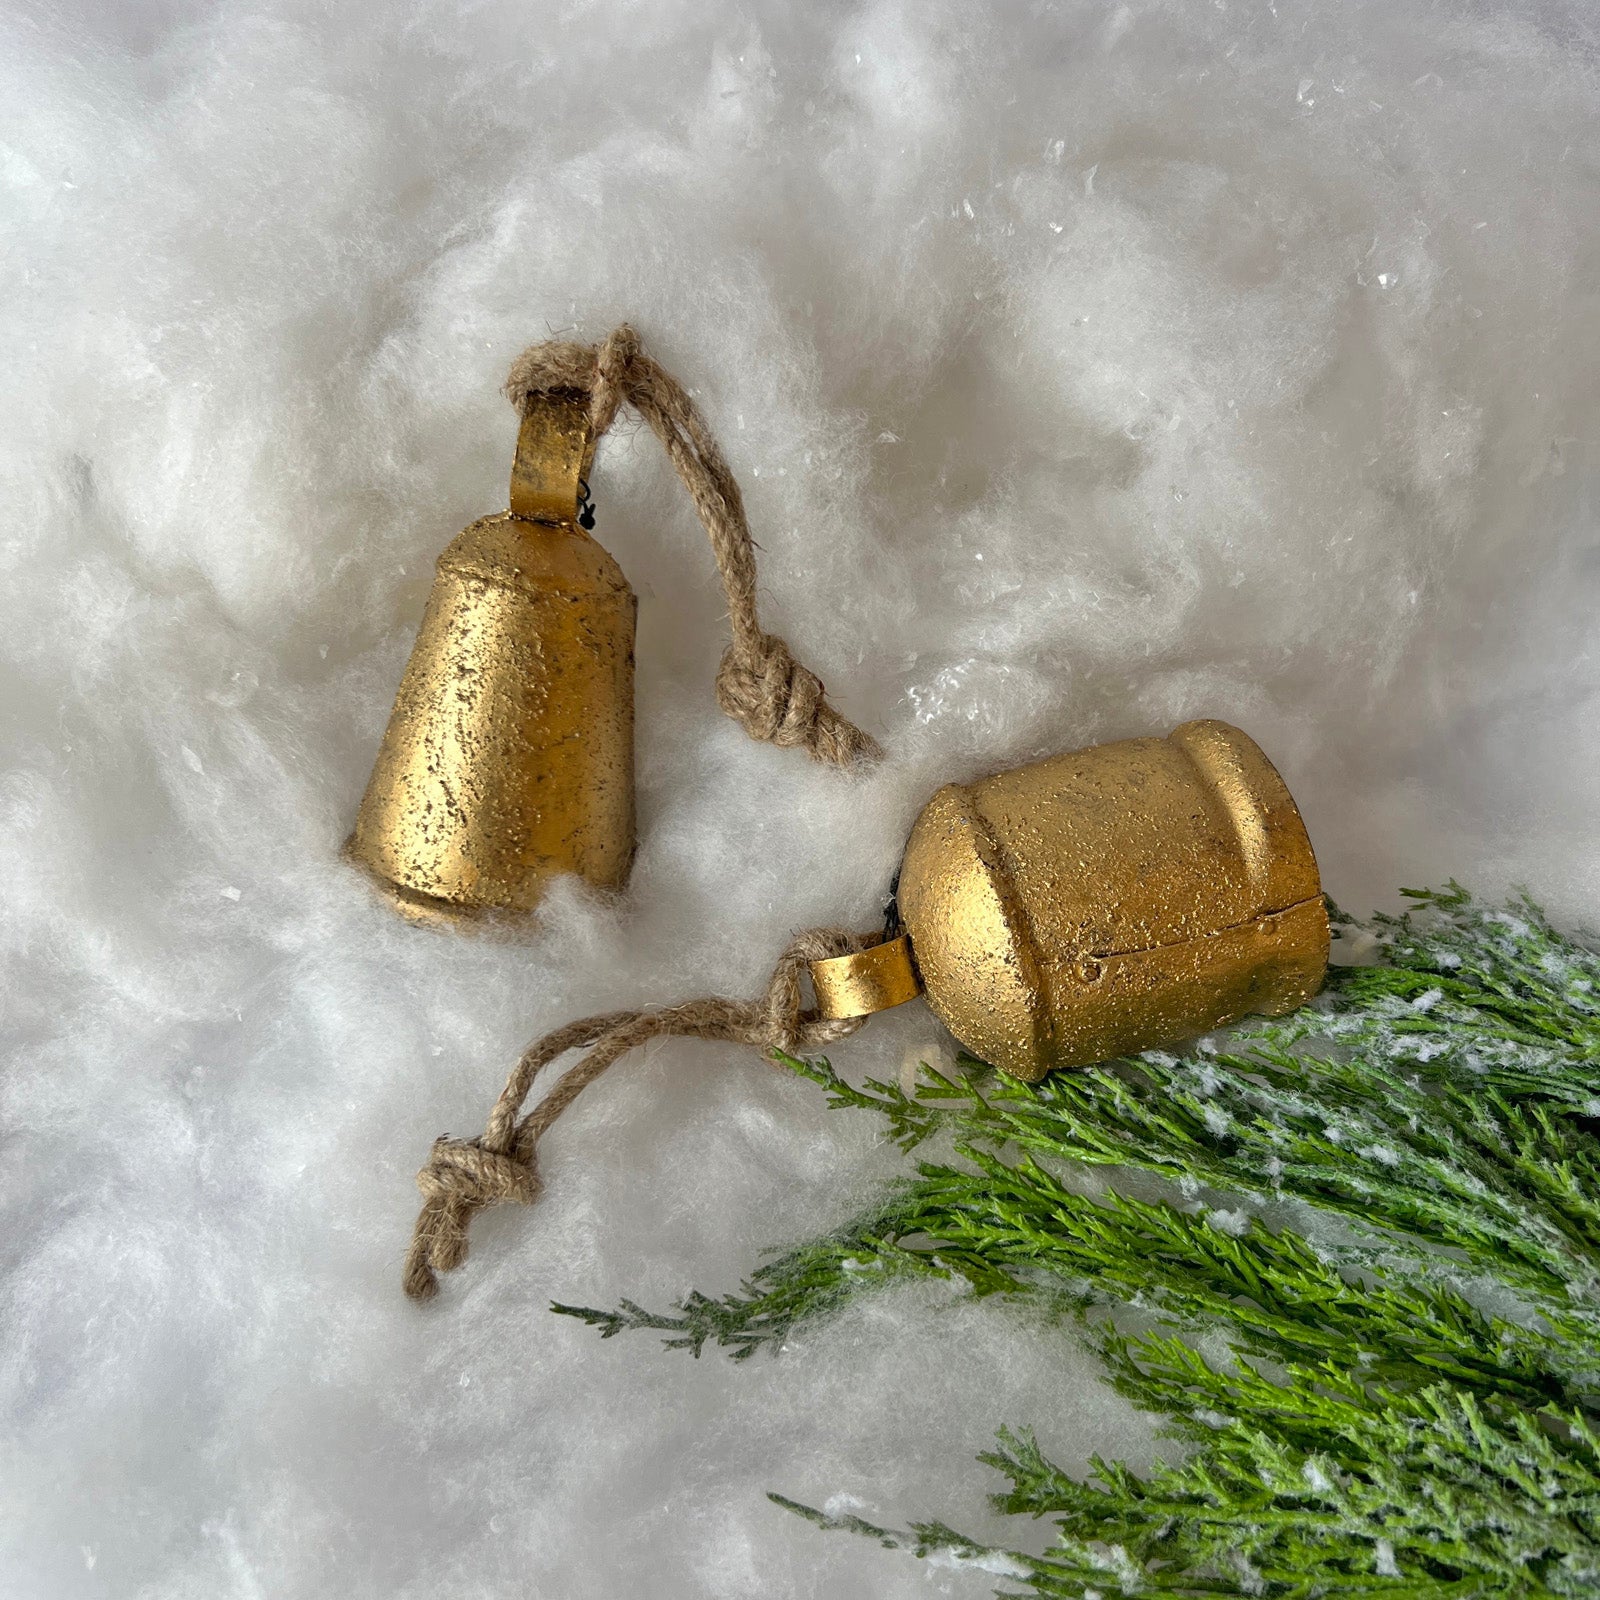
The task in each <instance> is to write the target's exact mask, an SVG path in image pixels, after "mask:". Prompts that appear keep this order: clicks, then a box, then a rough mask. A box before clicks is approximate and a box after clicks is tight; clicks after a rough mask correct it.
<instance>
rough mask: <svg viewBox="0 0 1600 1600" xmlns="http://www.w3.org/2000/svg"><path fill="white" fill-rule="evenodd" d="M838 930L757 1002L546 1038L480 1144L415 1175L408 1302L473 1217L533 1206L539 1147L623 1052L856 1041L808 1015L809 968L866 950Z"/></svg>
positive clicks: (686, 1008)
mask: <svg viewBox="0 0 1600 1600" xmlns="http://www.w3.org/2000/svg"><path fill="white" fill-rule="evenodd" d="M875 937H876V935H873V934H867V935H859V934H854V933H850V932H847V931H846V930H844V929H841V928H813V929H811V930H810V931H809V932H806V933H802V934H798V935H797V936H796V937H795V938H794V940H793V941H792V942H791V943H790V945H789V947H788V949H787V950H785V951H784V953H783V955H782V956H781V957H780V958H779V960H778V964H777V966H776V967H775V968H774V969H773V973H772V977H771V979H770V980H769V981H768V983H767V990H766V993H765V994H764V995H762V996H761V997H760V998H759V999H757V1000H751V1001H738V1000H724V999H719V998H715V997H713V998H709V999H705V1000H691V1001H689V1002H688V1003H687V1004H685V1005H679V1006H669V1007H667V1008H666V1009H664V1010H659V1011H613V1012H611V1013H609V1014H608V1015H605V1016H599V1017H586V1018H584V1019H583V1020H582V1021H581V1022H569V1023H568V1024H567V1025H566V1026H565V1027H562V1028H557V1029H556V1030H555V1031H554V1032H553V1033H547V1034H545V1035H544V1037H543V1038H541V1039H538V1040H535V1042H534V1043H533V1044H531V1045H529V1046H528V1048H527V1049H526V1050H525V1051H523V1053H522V1056H521V1057H520V1059H519V1060H518V1061H517V1064H516V1065H515V1066H514V1067H513V1068H512V1069H511V1074H510V1076H509V1077H508V1078H507V1079H506V1086H505V1088H504V1089H502V1090H501V1092H500V1098H499V1099H498V1100H497V1101H496V1102H495V1105H494V1110H493V1111H491V1112H490V1113H489V1121H488V1124H487V1126H486V1127H485V1128H484V1131H483V1133H482V1135H481V1136H480V1137H479V1138H476V1139H453V1138H451V1137H450V1135H449V1134H441V1135H440V1136H439V1137H438V1138H437V1139H435V1140H434V1142H433V1149H432V1151H431V1152H430V1153H429V1156H428V1160H427V1163H426V1164H425V1165H424V1166H423V1168H422V1170H421V1171H420V1172H419V1173H418V1174H417V1187H418V1188H419V1189H420V1190H421V1191H422V1209H421V1211H420V1212H419V1213H418V1215H417V1225H416V1229H415V1231H414V1232H413V1234H412V1236H411V1247H410V1249H409V1250H408V1251H407V1252H406V1262H405V1277H404V1281H405V1291H406V1293H407V1294H408V1295H410V1297H411V1298H412V1299H413V1300H429V1299H432V1298H433V1296H434V1295H435V1294H437V1293H438V1292H439V1280H438V1274H439V1273H441V1272H449V1271H450V1270H451V1269H452V1268H455V1267H458V1266H460V1265H461V1263H462V1262H463V1261H464V1260H466V1256H467V1228H468V1226H469V1224H470V1223H471V1221H472V1219H473V1217H474V1216H475V1215H476V1214H477V1213H478V1212H480V1211H483V1210H485V1209H486V1208H488V1207H489V1206H493V1205H499V1204H501V1203H502V1202H504V1201H515V1202H516V1203H518V1204H520V1205H532V1204H533V1203H534V1201H535V1200H537V1199H538V1198H539V1195H540V1193H541V1192H542V1190H543V1184H542V1183H541V1181H540V1178H539V1167H538V1160H537V1157H538V1148H539V1140H540V1139H541V1138H542V1137H543V1136H544V1134H545V1133H546V1132H548V1131H549V1129H550V1127H551V1125H552V1124H553V1123H554V1122H555V1121H556V1119H557V1118H558V1117H560V1115H561V1114H562V1112H564V1111H565V1110H566V1109H567V1107H568V1106H570V1105H571V1104H572V1102H573V1101H574V1100H576V1099H577V1098H578V1096H579V1095H580V1094H582V1093H583V1091H584V1090H585V1089H586V1088H588V1086H589V1085H590V1084H591V1083H593V1082H594V1081H595V1079H596V1078H598V1077H599V1076H600V1075H601V1074H602V1073H603V1072H604V1071H605V1070H606V1069H607V1068H608V1067H609V1066H611V1065H612V1064H613V1063H614V1062H616V1061H617V1060H618V1059H619V1058H621V1057H622V1056H624V1055H626V1054H627V1052H628V1051H630V1050H632V1049H635V1048H636V1047H637V1046H639V1045H642V1044H645V1043H647V1042H648V1041H649V1040H651V1039H659V1038H667V1037H676V1038H690V1039H717V1040H726V1041H728V1042H731V1043H734V1044H746V1045H751V1046H753V1047H754V1048H755V1049H757V1050H760V1051H762V1052H763V1053H765V1054H769V1055H770V1054H771V1053H772V1052H773V1051H775V1050H783V1051H794V1050H798V1049H810V1048H814V1047H816V1046H818V1045H824V1044H831V1043H832V1042H833V1041H834V1040H836V1039H843V1038H845V1037H846V1036H847V1035H849V1034H852V1033H854V1032H855V1031H856V1029H857V1028H859V1027H860V1026H861V1025H862V1023H863V1022H864V1021H865V1020H866V1019H865V1018H864V1017H843V1018H824V1017H820V1016H818V1014H817V1013H816V1012H815V1011H813V1010H809V1009H807V1008H806V1007H805V1004H804V999H803V994H802V990H801V979H802V977H803V975H804V973H805V970H806V968H807V966H808V965H809V964H810V963H811V962H813V961H821V960H824V959H825V958H827V957H829V956H840V955H848V954H850V952H851V951H854V950H859V949H861V948H863V947H864V946H865V945H867V944H869V943H871V942H872V940H873V939H874V938H875ZM571 1050H587V1051H588V1054H587V1055H585V1056H584V1057H583V1058H582V1059H581V1060H580V1061H579V1062H578V1063H577V1065H576V1066H574V1067H572V1068H571V1069H570V1070H569V1071H568V1072H567V1073H566V1074H565V1075H564V1076H563V1077H562V1078H561V1079H560V1081H559V1082H558V1083H557V1084H556V1086H555V1088H553V1089H552V1090H551V1091H550V1092H549V1094H547V1095H546V1096H545V1097H544V1098H543V1099H542V1100H540V1101H539V1103H538V1104H537V1105H536V1106H534V1108H533V1109H532V1110H531V1111H530V1112H528V1113H527V1114H526V1115H525V1116H524V1115H523V1114H522V1107H523V1103H524V1102H525V1101H526V1100H527V1098H528V1095H529V1093H530V1091H531V1090H532V1088H533V1084H534V1080H535V1079H536V1078H537V1077H538V1076H539V1074H540V1073H541V1072H542V1071H543V1070H544V1069H545V1068H546V1067H548V1066H549V1065H550V1064H551V1063H552V1062H554V1061H556V1060H558V1059H559V1058H560V1057H562V1056H564V1055H566V1054H567V1052H568V1051H571Z"/></svg>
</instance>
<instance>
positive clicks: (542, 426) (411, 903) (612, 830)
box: [349, 390, 636, 919]
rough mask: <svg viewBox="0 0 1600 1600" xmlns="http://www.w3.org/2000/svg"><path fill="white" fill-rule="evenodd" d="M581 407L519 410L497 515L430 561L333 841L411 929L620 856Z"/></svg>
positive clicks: (623, 852)
mask: <svg viewBox="0 0 1600 1600" xmlns="http://www.w3.org/2000/svg"><path fill="white" fill-rule="evenodd" d="M589 409H590V402H589V395H588V394H587V393H583V392H580V391H577V390H557V391H553V392H550V393H546V394H541V395H537V396H534V397H532V398H531V399H530V400H529V402H528V403H527V405H526V406H525V409H524V414H523V421H522V427H521V432H520V434H519V437H518V440H517V454H516V460H515V463H514V465H513V467H512V471H511V499H510V509H509V510H508V511H505V512H502V513H501V514H500V515H498V516H492V517H484V518H482V519H480V520H479V521H477V522H474V523H473V524H472V525H471V527H469V528H467V529H466V530H465V531H464V532H463V533H462V534H460V535H459V537H457V538H456V539H455V540H454V541H453V542H452V543H451V545H450V546H449V548H448V549H446V551H445V552H444V554H443V555H442V556H440V558H439V570H438V577H437V578H436V579H435V581H434V586H433V592H432V594H431V595H430V596H429V599H428V605H427V610H426V611H425V613H424V614H423V618H422V626H421V630H420V632H419V633H418V635H417V642H416V645H415V647H414V648H413V650H412V652H411V660H410V664H409V665H408V666H407V668H406V671H405V676H404V678H403V679H402V681H401V684H400V690H399V693H398V695H397V696H396V699H395V705H394V711H393V713H392V714H391V716H390V718H389V726H388V730H387V731H386V732H385V734H384V736H383V745H382V748H381V749H380V750H379V752H378V760H377V764H376V766H375V767H374V768H373V773H372V778H371V781H370V782H369V783H368V785H367V791H366V795H365V798H364V799H363V800H362V802H361V810H360V813H359V815H358V817H357V819H356V827H355V833H354V835H353V836H352V838H351V840H350V844H349V853H350V855H351V856H352V857H353V858H354V859H355V860H356V861H358V862H359V863H360V864H361V865H363V866H364V867H366V868H367V869H368V870H369V871H370V872H371V873H372V874H373V875H374V876H375V877H376V878H377V879H378V880H379V882H380V883H382V884H383V886H384V887H385V888H386V889H387V890H388V892H389V893H390V894H391V896H392V897H393V898H394V899H395V900H396V901H397V902H398V903H399V904H400V906H401V908H402V909H403V910H405V911H407V912H408V913H409V914H411V915H413V916H415V917H418V918H422V919H431V918H433V917H436V916H442V917H447V918H451V919H454V918H456V917H459V916H462V915H466V916H472V915H477V914H482V913H485V912H496V911H509V912H519V911H529V910H532V909H533V907H534V906H535V905H536V904H537V903H538V901H539V898H540V896H541V895H542V894H543V892H544V888H545V885H546V884H547V883H548V882H549V881H550V880H551V879H552V878H554V877H556V876H557V875H559V874H563V873H576V874H577V875H578V876H579V877H581V878H584V879H586V880H587V881H588V882H590V883H592V884H594V885H596V886H597V887H599V888H602V889H614V888H618V887H620V886H621V885H622V883H623V882H624V881H625V879H626V878H627V875H628V867H629V863H630V862H631V860H632V857H633V841H634V819H633V634H634V613H635V609H636V602H635V600H634V595H633V590H632V589H631V588H629V586H628V581H627V579H626V578H624V577H623V575H622V570H621V568H619V567H618V566H617V564H616V562H615V561H613V560H612V558H611V557H610V556H609V555H608V554H607V553H606V551H605V550H603V549H602V548H601V547H600V545H599V544H598V543H597V542H596V541H595V540H593V539H591V538H590V537H589V535H588V533H587V532H586V531H585V530H584V528H583V527H581V526H580V525H579V522H580V516H581V511H582V507H583V498H584V494H585V491H586V479H587V477H588V474H589V470H590V466H591V464H592V462H593V459H594V446H595V439H594V432H593V429H592V427H591V424H590V415H589Z"/></svg>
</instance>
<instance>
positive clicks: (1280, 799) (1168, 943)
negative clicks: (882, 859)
mask: <svg viewBox="0 0 1600 1600" xmlns="http://www.w3.org/2000/svg"><path fill="white" fill-rule="evenodd" d="M899 904H900V914H901V917H902V920H903V924H904V927H905V930H906V932H907V934H908V935H909V943H910V953H911V955H912V957H913V959H914V961H915V964H916V969H917V971H918V972H919V974H920V977H921V982H922V986H923V988H924V991H925V993H926V995H927V998H928V1003H929V1004H930V1005H931V1006H932V1007H933V1009H934V1011H935V1012H936V1013H937V1014H938V1016H939V1018H940V1019H941V1021H943V1022H944V1024H945V1025H946V1026H947V1027H948V1028H949V1029H950V1031H951V1033H953V1034H954V1035H955V1036H956V1038H957V1039H958V1040H959V1041H960V1042H961V1043H962V1044H963V1045H965V1046H966V1048H967V1049H968V1050H970V1051H971V1052H972V1053H973V1054H974V1055H976V1056H979V1057H981V1058H982V1059H983V1060H985V1061H988V1062H991V1063H993V1064H994V1065H995V1066H997V1067H1000V1068H1002V1069H1003V1070H1005V1071H1006V1072H1009V1073H1011V1074H1013V1075H1014V1076H1016V1077H1019V1078H1025V1079H1028V1080H1030V1081H1032V1080H1036V1079H1038V1078H1042V1077H1043V1076H1044V1075H1045V1074H1046V1073H1047V1072H1049V1071H1050V1070H1051V1069H1052V1068H1056V1067H1071V1066H1082V1065H1086V1064H1089V1063H1091V1062H1096V1061H1104V1060H1108V1059H1110V1058H1112V1057H1115V1056H1121V1055H1129V1054H1133V1053H1136V1052H1138V1051H1140V1050H1145V1049H1150V1048H1153V1047H1156V1046H1159V1045H1165V1044H1172V1043H1176V1042H1178V1041H1179V1040H1183V1039H1188V1038H1193V1037H1196V1036H1197V1035H1199V1034H1202V1033H1206V1032H1209V1031H1210V1030H1211V1029H1213V1028H1216V1027H1220V1026H1222V1025H1223V1024H1225V1023H1228V1022H1232V1021H1234V1020H1235V1019H1237V1018H1238V1017H1241V1016H1243V1015H1245V1014H1246V1013H1249V1012H1266V1013H1269V1014H1277V1013H1281V1012H1285V1011H1290V1010H1293V1009H1294V1008H1295V1007H1297V1006H1299V1005H1301V1004H1303V1003H1304V1002H1305V1001H1306V1000H1308V999H1309V998H1310V997H1311V996H1312V995H1313V994H1315V993H1316V991H1317V990H1318V988H1320V986H1321V984H1322V979H1323V975H1324V972H1325V970H1326V967H1327V961H1328V943H1329V930H1328V917H1327V910H1326V906H1325V903H1324V901H1323V898H1322V885H1321V880H1320V878H1319V875H1318V872H1317V863H1316V857H1315V856H1314V855H1313V854H1312V850H1311V841H1310V840H1309V839H1308V838H1307V836H1306V830H1305V825H1304V824H1303V823H1302V822H1301V820H1300V813H1299V811H1298V809H1297V808H1296V806H1295V803H1294V801H1293V799H1292V798H1291V797H1290V794H1289V791H1288V789H1287V788H1286V787H1285V786H1284V783H1283V780H1282V779H1281V778H1280V777H1279V776H1278V774H1277V772H1276V771H1275V770H1274V769H1273V767H1272V764H1271V763H1270V762H1269V761H1268V760H1267V758H1266V757H1265V756H1264V755H1263V754H1262V753H1261V751H1260V749H1259V748H1258V747H1257V746H1256V745H1255V744H1254V742H1253V741H1251V740H1250V739H1249V738H1247V737H1246V736H1245V735H1244V734H1243V733H1241V732H1240V731H1239V730H1238V729H1237V728H1232V727H1229V726H1228V725H1227V724H1226V723H1222V722H1190V723H1186V724H1184V726H1182V727H1180V728H1178V729H1177V730H1176V731H1175V732H1173V733H1172V734H1171V735H1170V736H1169V737H1167V738H1165V739H1127V740H1123V741H1121V742H1119V743H1116V744H1107V745H1099V746H1096V747H1094V748H1091V749H1088V750H1078V751H1073V752H1071V753H1069V754H1067V755H1060V756H1055V757H1053V758H1052V759H1050V760H1047V761H1040V762H1036V763H1034V764H1033V765H1031V766H1026V767H1019V768H1017V769H1015V770H1014V771H1011V772H1002V773H1000V774H998V775H997V776H995V777H992V778H985V779H983V780H982V781H981V782H979V783H973V784H964V785H956V784H952V785H950V786H948V787H946V788H944V789H941V790H940V791H939V792H938V793H937V794H936V795H935V796H934V797H933V799H932V800H931V801H930V802H929V803H928V805H927V807H926V808H925V809H924V810H923V812H922V814H921V816H920V817H919V818H918V819H917V822H916V824H915V826H914V827H913V829H912V832H911V836H910V839H909V840H908V842H907V845H906V853H905V859H904V862H903V864H902V866H901V872H900V884H899Z"/></svg>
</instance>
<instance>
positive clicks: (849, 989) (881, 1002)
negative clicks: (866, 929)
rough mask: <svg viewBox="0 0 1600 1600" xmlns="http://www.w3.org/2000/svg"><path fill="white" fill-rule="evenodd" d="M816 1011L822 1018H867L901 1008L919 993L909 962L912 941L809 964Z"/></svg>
mask: <svg viewBox="0 0 1600 1600" xmlns="http://www.w3.org/2000/svg"><path fill="white" fill-rule="evenodd" d="M811 984H812V987H813V988H814V989H815V990H816V992H817V1011H818V1013H819V1014H820V1015H822V1016H824V1017H867V1016H871V1015H872V1013H873V1012H874V1011H887V1010H888V1009H889V1008H890V1007H891V1006H903V1005H904V1004H905V1003H906V1001H907V1000H915V999H916V997H917V996H918V995H919V994H921V993H922V982H921V980H920V979H919V978H918V977H917V969H916V966H915V965H914V964H913V962H912V960H911V941H910V940H909V939H908V938H907V937H906V936H905V935H904V934H901V935H900V937H899V938H897V939H885V940H884V941H883V942H882V943H881V944H874V945H868V946H867V948H866V949H865V950H857V951H855V952H853V953H852V954H850V955H847V956H830V957H829V958H828V959H827V960H825V961H813V962H812V963H811Z"/></svg>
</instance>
